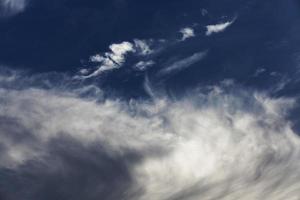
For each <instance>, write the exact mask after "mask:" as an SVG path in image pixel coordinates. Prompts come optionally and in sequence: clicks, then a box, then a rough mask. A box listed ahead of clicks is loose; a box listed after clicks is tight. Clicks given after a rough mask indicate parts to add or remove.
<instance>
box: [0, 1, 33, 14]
mask: <svg viewBox="0 0 300 200" xmlns="http://www.w3.org/2000/svg"><path fill="white" fill-rule="evenodd" d="M27 3H28V1H27V0H1V1H0V16H2V17H7V16H12V15H15V14H18V13H20V12H22V11H24V10H25V8H26V6H27Z"/></svg>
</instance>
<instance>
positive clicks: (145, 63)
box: [134, 60, 155, 71]
mask: <svg viewBox="0 0 300 200" xmlns="http://www.w3.org/2000/svg"><path fill="white" fill-rule="evenodd" d="M154 64H155V62H154V61H152V60H150V61H140V62H138V63H136V64H135V66H134V68H135V69H137V70H140V71H144V70H146V69H147V68H148V67H150V66H152V65H154Z"/></svg>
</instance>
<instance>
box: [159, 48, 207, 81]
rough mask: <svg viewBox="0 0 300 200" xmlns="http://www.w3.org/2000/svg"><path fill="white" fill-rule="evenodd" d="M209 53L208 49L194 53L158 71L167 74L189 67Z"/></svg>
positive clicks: (160, 73)
mask: <svg viewBox="0 0 300 200" xmlns="http://www.w3.org/2000/svg"><path fill="white" fill-rule="evenodd" d="M206 55H207V51H203V52H198V53H194V54H193V55H192V56H190V57H187V58H184V59H182V60H179V61H176V62H174V63H173V64H171V65H170V66H167V67H165V68H163V69H162V70H160V71H159V72H158V74H159V75H166V74H169V73H173V72H177V71H180V70H183V69H185V68H188V67H189V66H191V65H193V64H195V63H197V62H199V61H200V60H202V59H203V58H204V57H205V56H206Z"/></svg>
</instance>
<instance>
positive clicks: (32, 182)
mask: <svg viewBox="0 0 300 200" xmlns="http://www.w3.org/2000/svg"><path fill="white" fill-rule="evenodd" d="M12 75H13V76H14V77H15V78H12V79H10V85H11V86H13V85H14V84H13V83H14V81H15V82H20V81H21V79H28V78H29V77H27V78H26V76H18V73H12ZM29 79H31V80H32V79H34V77H31V78H29ZM147 81H148V82H149V80H148V79H147ZM29 82H31V81H29ZM5 83H6V82H5V81H4V82H1V81H0V130H1V132H0V137H1V140H0V151H1V156H0V176H1V179H0V194H1V198H3V199H20V198H22V199H33V200H34V199H75V200H76V199H78V200H79V199H87V200H89V199H91V200H93V199H112V200H114V199H128V200H129V199H130V200H132V199H133V200H134V199H139V200H152V199H170V200H177V199H185V200H196V199H199V198H201V199H204V200H205V199H227V200H230V199H255V198H257V199H266V200H271V199H272V200H274V199H275V200H281V199H291V200H292V199H296V198H298V196H299V189H300V183H299V178H300V173H299V172H300V171H299V170H300V168H299V167H300V166H299V165H300V162H299V158H300V152H299V150H300V140H299V137H298V136H297V135H296V134H295V133H294V132H293V130H292V129H291V122H290V121H289V120H287V119H286V113H287V112H288V109H290V108H292V107H293V106H294V103H295V99H291V98H290V99H288V98H271V97H269V96H268V95H267V94H264V93H257V92H253V91H250V90H247V89H246V88H239V87H238V86H235V85H234V83H230V84H225V83H223V84H220V85H214V86H210V87H206V88H198V89H197V90H195V91H193V92H191V94H190V95H187V96H185V97H182V98H181V99H180V100H174V99H171V98H170V97H168V96H162V97H155V96H154V95H152V98H153V99H152V101H146V100H131V101H129V102H126V101H123V100H118V99H117V100H116V99H110V98H107V99H103V100H102V101H99V100H98V99H96V98H86V97H81V95H80V94H81V92H82V91H84V90H85V89H80V87H79V88H78V89H77V90H68V89H61V88H59V89H57V88H56V86H54V87H52V88H51V89H45V88H36V87H32V86H29V85H27V86H24V87H23V88H14V87H9V88H8V87H6V86H5ZM23 83H28V82H27V81H23ZM149 84H150V83H147V85H149ZM23 85H24V84H23ZM85 87H87V86H85ZM231 87H233V88H234V89H230V88H231ZM78 91H80V92H78Z"/></svg>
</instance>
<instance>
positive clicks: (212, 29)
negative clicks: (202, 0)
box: [206, 19, 235, 36]
mask: <svg viewBox="0 0 300 200" xmlns="http://www.w3.org/2000/svg"><path fill="white" fill-rule="evenodd" d="M234 21H235V19H234V20H232V21H229V22H224V23H220V24H214V25H207V26H206V29H207V31H206V35H207V36H209V35H211V34H213V33H219V32H223V31H225V29H227V28H228V27H229V26H230V25H231V24H233V23H234Z"/></svg>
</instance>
